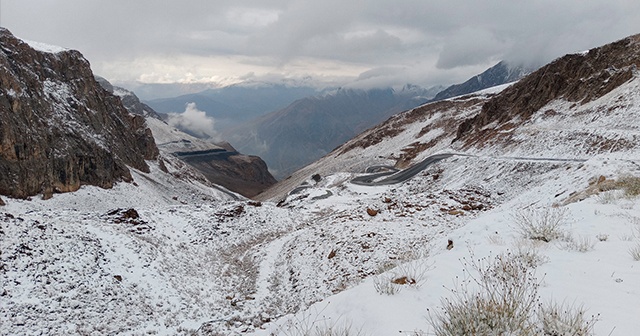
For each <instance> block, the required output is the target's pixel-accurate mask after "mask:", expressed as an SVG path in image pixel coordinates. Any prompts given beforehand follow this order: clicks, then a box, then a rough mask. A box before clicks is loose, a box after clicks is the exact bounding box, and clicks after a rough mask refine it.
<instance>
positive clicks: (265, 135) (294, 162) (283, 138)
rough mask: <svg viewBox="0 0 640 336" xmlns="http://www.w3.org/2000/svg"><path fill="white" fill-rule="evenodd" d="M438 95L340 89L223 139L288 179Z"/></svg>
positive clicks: (237, 129) (409, 89)
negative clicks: (335, 149) (258, 158)
mask: <svg viewBox="0 0 640 336" xmlns="http://www.w3.org/2000/svg"><path fill="white" fill-rule="evenodd" d="M433 94H434V92H433V91H429V90H426V89H423V88H420V87H418V86H412V85H407V86H405V87H404V88H402V89H401V90H394V89H391V88H387V89H372V90H356V89H339V90H336V91H334V92H331V93H328V94H325V95H322V96H314V97H307V98H303V99H299V100H297V101H295V102H293V103H292V104H291V105H289V106H287V107H286V108H284V109H281V110H279V111H275V112H272V113H269V114H266V115H264V116H262V117H259V118H256V119H254V120H252V121H250V122H248V123H245V124H243V125H242V126H238V127H235V128H233V129H230V130H229V131H227V132H224V133H223V137H224V138H225V139H226V140H227V141H229V142H230V143H231V144H233V146H235V147H236V148H238V150H240V151H243V152H246V153H251V154H253V155H258V156H260V157H261V158H263V160H265V161H266V162H267V165H268V166H269V169H270V171H271V173H272V174H273V175H274V176H275V177H276V178H284V177H286V176H287V175H288V174H290V173H291V172H293V171H295V170H297V169H299V168H301V167H303V166H305V165H307V164H309V163H311V162H313V161H315V160H317V159H319V158H321V157H322V156H323V155H325V154H327V153H328V152H330V151H331V150H332V149H334V148H335V147H337V146H339V145H341V144H343V143H344V142H345V141H347V140H349V139H351V138H352V137H354V136H355V135H357V134H358V133H360V132H362V131H364V130H365V129H367V128H369V127H371V126H373V125H376V124H378V123H380V122H382V121H384V120H385V119H387V118H389V117H390V116H392V115H394V114H396V113H398V112H401V111H404V110H407V109H410V108H412V107H415V106H417V105H419V104H421V103H422V102H424V101H426V100H428V99H430V98H432V97H433Z"/></svg>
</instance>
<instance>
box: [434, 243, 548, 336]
mask: <svg viewBox="0 0 640 336" xmlns="http://www.w3.org/2000/svg"><path fill="white" fill-rule="evenodd" d="M464 265H465V270H467V271H471V272H473V273H474V274H476V275H475V276H474V275H472V274H471V273H469V277H468V278H467V279H464V280H463V282H462V284H460V285H459V286H458V288H457V289H452V290H451V292H452V293H453V298H451V299H448V298H446V299H444V300H443V301H442V311H441V312H436V313H434V314H433V315H430V323H431V326H432V328H433V330H434V333H435V335H437V336H449V335H451V336H453V335H502V334H513V335H523V336H526V335H534V334H535V325H534V324H533V323H532V322H531V320H530V318H529V317H530V316H531V314H532V311H534V310H535V307H536V306H537V302H538V287H539V283H538V282H537V279H536V278H535V276H534V274H533V272H532V271H531V269H530V268H529V267H527V266H526V265H525V264H524V263H523V262H522V260H521V259H519V258H515V257H514V256H513V255H511V254H502V255H498V256H496V257H495V259H493V260H489V259H486V258H485V259H479V260H473V261H471V262H469V263H464ZM471 285H476V286H477V287H479V288H478V290H477V291H472V290H470V289H469V287H470V286H471Z"/></svg>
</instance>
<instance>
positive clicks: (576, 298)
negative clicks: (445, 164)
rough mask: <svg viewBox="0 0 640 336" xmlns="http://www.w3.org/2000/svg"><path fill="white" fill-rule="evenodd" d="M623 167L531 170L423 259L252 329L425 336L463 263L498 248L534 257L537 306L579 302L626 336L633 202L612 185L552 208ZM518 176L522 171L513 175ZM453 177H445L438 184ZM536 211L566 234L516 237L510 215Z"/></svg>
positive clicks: (633, 290) (638, 268)
mask: <svg viewBox="0 0 640 336" xmlns="http://www.w3.org/2000/svg"><path fill="white" fill-rule="evenodd" d="M628 174H636V175H637V174H638V167H637V166H636V165H635V164H634V163H631V162H630V161H627V160H615V159H613V160H611V159H607V158H604V157H602V158H597V159H593V160H590V161H588V162H587V163H585V164H575V165H567V166H562V167H558V168H556V169H553V170H550V171H549V172H548V173H546V174H544V173H543V174H542V175H541V176H540V177H541V183H534V184H531V185H530V186H529V187H527V188H522V186H518V185H514V184H505V185H503V186H502V187H503V188H504V189H503V190H504V192H506V193H510V192H509V190H508V189H515V190H518V191H517V192H515V197H514V198H513V199H510V200H508V201H506V202H504V203H502V204H500V205H498V206H496V207H495V208H494V209H492V210H490V211H487V212H484V213H482V214H480V215H479V216H477V217H476V218H469V220H468V222H466V223H465V225H464V226H462V227H460V228H457V229H454V230H452V231H448V232H447V233H446V234H445V235H442V236H435V237H434V238H435V239H433V240H431V241H430V243H429V244H426V245H425V246H423V247H422V248H423V249H428V256H427V257H425V258H419V259H417V260H414V261H412V262H409V263H405V264H400V265H399V266H398V267H396V268H393V269H391V270H388V271H386V272H385V273H382V274H380V275H378V276H374V277H369V278H367V279H366V280H363V281H362V282H361V283H360V284H358V285H356V286H353V287H351V288H349V289H347V290H345V291H343V292H341V293H339V294H337V295H334V296H331V297H328V298H326V299H324V300H322V301H320V302H318V303H316V304H314V305H312V306H311V307H310V308H309V309H306V310H304V311H302V312H299V313H298V314H295V315H290V316H287V317H286V318H283V319H281V320H279V321H277V322H275V323H271V324H269V325H268V326H265V329H264V330H260V331H257V332H256V333H255V334H256V335H271V334H283V335H301V334H305V332H308V333H309V334H313V335H315V333H316V332H318V331H323V330H324V331H326V330H333V331H334V332H335V333H336V334H337V333H338V332H344V331H349V332H350V333H349V334H350V335H351V334H353V335H433V334H434V333H433V329H432V326H431V324H430V321H431V320H433V319H434V318H435V317H436V316H438V314H439V313H441V307H442V303H443V299H445V298H448V299H451V300H454V301H455V299H456V297H457V296H456V295H457V294H456V293H458V294H459V293H460V291H461V289H462V288H463V287H464V286H463V284H465V283H466V282H465V280H470V279H471V277H470V276H473V277H475V278H478V274H476V273H474V269H473V267H471V266H469V265H470V263H471V262H472V261H473V260H476V261H477V260H480V259H482V260H483V261H482V262H481V263H486V261H487V260H490V259H492V258H494V257H496V256H498V255H500V254H506V253H511V254H521V253H524V254H528V255H533V254H535V255H536V258H539V263H540V265H538V266H537V267H535V270H534V272H535V275H536V277H537V282H538V283H539V284H540V288H539V295H540V300H541V301H540V302H541V303H548V302H556V303H557V304H561V305H562V306H563V307H564V308H565V309H567V310H571V308H573V310H578V309H581V308H582V309H584V310H585V311H586V314H585V316H584V319H585V321H595V325H594V327H593V331H594V333H595V335H633V334H636V333H637V330H638V327H640V321H639V320H638V318H637V317H638V316H639V315H638V314H640V306H638V300H639V299H640V288H639V287H638V284H639V283H640V260H634V258H633V255H632V252H631V251H633V250H636V251H637V250H638V249H639V247H640V202H639V201H638V199H637V198H635V197H630V196H625V195H624V193H623V192H622V191H620V190H612V191H606V192H601V193H599V194H598V195H593V196H590V197H588V198H586V199H584V200H583V201H580V202H576V203H569V204H567V205H566V206H562V204H563V200H565V199H567V197H568V196H569V194H570V193H573V192H579V191H582V190H583V189H586V188H587V186H588V180H589V179H590V178H593V177H596V178H597V177H599V176H606V177H608V178H612V177H618V176H624V175H628ZM502 177H503V178H508V176H502ZM487 179H489V180H492V179H495V177H491V176H487ZM524 181H526V178H523V179H521V180H520V182H524ZM483 182H485V183H486V182H489V183H488V184H491V183H490V181H486V180H484V181H483ZM505 182H506V181H505ZM514 182H515V181H514ZM454 184H455V182H454V181H451V182H449V183H446V186H447V187H449V186H453V185H454ZM498 190H499V189H498ZM385 192H388V191H379V192H378V194H379V196H383V195H385ZM373 193H375V192H373ZM507 198H510V197H507ZM520 209H527V210H525V212H522V210H520ZM545 212H561V213H564V220H563V221H562V223H563V225H562V230H563V232H564V233H565V234H566V236H565V237H562V238H559V239H556V240H553V241H551V242H543V241H536V240H529V239H525V238H523V237H522V235H521V234H520V233H519V231H518V227H519V226H518V220H517V219H516V218H515V217H517V215H518V214H523V213H524V214H532V213H538V214H540V213H545ZM465 216H466V214H465ZM391 225H392V224H391ZM446 238H448V239H450V240H452V241H453V248H452V249H447V248H446V247H447V245H448V244H447V243H448V242H447V239H446ZM422 252H425V250H423V251H422ZM636 253H637V252H636ZM403 276H408V277H409V278H412V277H413V278H415V279H416V280H417V281H418V283H417V284H416V285H411V284H408V285H394V287H393V288H395V290H394V292H396V293H393V294H388V293H380V291H377V290H376V287H379V286H380V282H381V281H387V282H388V281H389V280H393V279H398V278H400V277H403ZM473 285H474V281H473V280H472V279H471V286H473Z"/></svg>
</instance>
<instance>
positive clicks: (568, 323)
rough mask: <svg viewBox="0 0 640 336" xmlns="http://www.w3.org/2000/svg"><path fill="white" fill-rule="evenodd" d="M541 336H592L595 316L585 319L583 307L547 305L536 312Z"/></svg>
mask: <svg viewBox="0 0 640 336" xmlns="http://www.w3.org/2000/svg"><path fill="white" fill-rule="evenodd" d="M538 321H539V325H540V329H541V330H540V331H541V335H552V336H553V335H557V336H560V335H571V336H587V335H592V334H593V326H594V324H595V322H596V321H597V317H596V316H591V318H590V319H589V320H587V319H585V310H584V308H583V307H578V308H573V307H564V306H563V305H559V304H556V303H547V304H543V305H541V306H540V308H539V310H538Z"/></svg>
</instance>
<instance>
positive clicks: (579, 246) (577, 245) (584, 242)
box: [565, 236, 596, 253]
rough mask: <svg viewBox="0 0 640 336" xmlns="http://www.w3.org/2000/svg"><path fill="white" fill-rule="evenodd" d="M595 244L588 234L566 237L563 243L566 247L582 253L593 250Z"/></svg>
mask: <svg viewBox="0 0 640 336" xmlns="http://www.w3.org/2000/svg"><path fill="white" fill-rule="evenodd" d="M595 245H596V244H595V242H594V241H593V240H592V239H591V237H589V236H580V237H578V238H574V237H568V238H567V240H566V243H565V247H566V249H568V250H572V251H578V252H582V253H584V252H589V251H591V250H593V249H594V247H595Z"/></svg>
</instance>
